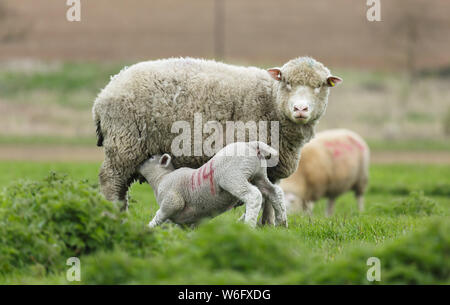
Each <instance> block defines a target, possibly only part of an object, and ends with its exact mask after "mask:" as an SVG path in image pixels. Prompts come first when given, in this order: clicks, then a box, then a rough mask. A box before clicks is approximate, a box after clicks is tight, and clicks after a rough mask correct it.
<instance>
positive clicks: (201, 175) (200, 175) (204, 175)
mask: <svg viewBox="0 0 450 305" xmlns="http://www.w3.org/2000/svg"><path fill="white" fill-rule="evenodd" d="M208 167H209V170H208ZM207 170H208V172H206V171H207ZM195 175H197V185H195V180H196V179H195ZM205 180H209V191H210V192H211V194H212V195H215V194H216V190H215V187H214V167H213V161H212V160H211V161H210V162H207V163H205V164H204V165H203V166H202V167H200V168H199V169H197V170H196V171H194V172H193V173H192V175H191V190H192V191H193V190H194V189H195V188H196V187H199V186H201V185H202V184H203V182H204V181H205Z"/></svg>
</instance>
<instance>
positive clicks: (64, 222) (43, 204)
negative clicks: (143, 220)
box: [0, 173, 155, 273]
mask: <svg viewBox="0 0 450 305" xmlns="http://www.w3.org/2000/svg"><path fill="white" fill-rule="evenodd" d="M125 221H126V218H125V216H124V215H123V213H120V212H119V210H118V208H117V207H116V206H114V205H113V204H112V203H111V202H108V201H106V200H105V199H103V197H102V196H101V195H100V194H99V192H98V189H97V188H96V187H94V186H92V185H91V184H89V183H88V182H87V181H74V180H71V179H68V178H67V177H66V176H62V175H58V174H55V173H52V174H51V175H50V176H48V177H47V178H45V179H44V180H42V181H37V182H29V181H22V182H18V183H16V184H14V185H12V186H10V187H8V188H6V189H5V191H4V192H3V193H1V195H0V273H4V272H9V271H11V270H13V269H14V268H17V267H24V266H27V265H30V264H38V265H42V266H44V267H45V269H46V270H49V269H50V268H52V267H53V266H55V265H56V266H64V264H63V260H65V259H67V258H68V257H71V256H80V255H84V254H89V253H92V252H95V251H97V250H99V249H102V250H105V249H112V248H113V247H114V245H115V244H118V245H120V246H121V247H123V248H125V249H130V251H131V252H133V253H135V254H137V255H139V254H142V253H143V252H142V251H145V247H143V244H155V243H153V236H152V234H149V233H148V232H145V231H144V230H143V228H142V227H137V226H136V225H134V224H131V223H128V222H125ZM142 249H144V250H142Z"/></svg>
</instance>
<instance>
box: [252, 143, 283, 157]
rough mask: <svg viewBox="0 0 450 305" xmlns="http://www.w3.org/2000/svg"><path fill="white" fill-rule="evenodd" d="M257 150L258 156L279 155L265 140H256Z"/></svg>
mask: <svg viewBox="0 0 450 305" xmlns="http://www.w3.org/2000/svg"><path fill="white" fill-rule="evenodd" d="M256 150H257V152H258V156H262V157H263V158H267V157H270V156H271V155H272V156H278V151H276V150H275V149H274V148H273V147H271V146H269V145H267V144H266V143H264V142H260V141H258V142H256Z"/></svg>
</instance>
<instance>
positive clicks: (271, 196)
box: [255, 176, 288, 227]
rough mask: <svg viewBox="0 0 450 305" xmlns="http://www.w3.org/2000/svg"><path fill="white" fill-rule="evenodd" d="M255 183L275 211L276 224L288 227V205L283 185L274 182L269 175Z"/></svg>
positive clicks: (267, 203)
mask: <svg viewBox="0 0 450 305" xmlns="http://www.w3.org/2000/svg"><path fill="white" fill-rule="evenodd" d="M255 184H256V186H257V187H258V189H259V190H260V191H261V193H262V194H263V196H264V197H265V198H267V200H266V201H265V203H266V205H271V206H272V207H273V209H274V212H275V224H276V225H281V226H285V227H287V226H288V225H287V216H286V206H285V202H284V193H283V190H282V189H281V187H279V186H278V185H275V184H272V183H271V182H270V181H269V179H267V177H264V176H263V177H261V179H257V180H255Z"/></svg>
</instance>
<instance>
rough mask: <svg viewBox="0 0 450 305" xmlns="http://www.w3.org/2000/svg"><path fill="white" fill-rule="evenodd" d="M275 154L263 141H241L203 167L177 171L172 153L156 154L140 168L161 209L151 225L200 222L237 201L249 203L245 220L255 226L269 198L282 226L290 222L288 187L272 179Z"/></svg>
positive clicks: (225, 148)
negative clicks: (269, 168)
mask: <svg viewBox="0 0 450 305" xmlns="http://www.w3.org/2000/svg"><path fill="white" fill-rule="evenodd" d="M271 154H272V155H273V154H275V155H276V154H277V151H276V150H274V149H273V148H271V147H270V146H268V145H266V144H264V143H262V142H249V143H244V142H235V143H231V144H229V145H227V146H225V147H224V148H222V149H221V150H220V151H219V152H218V153H217V154H216V155H215V156H214V157H213V158H212V159H210V160H209V161H208V162H207V163H205V164H204V165H203V166H202V167H200V168H198V169H192V168H187V167H182V168H179V169H176V170H175V169H174V167H173V166H172V164H171V156H170V155H169V154H164V155H162V156H159V155H157V156H153V157H152V158H150V159H149V160H147V161H145V162H144V163H143V164H142V165H141V166H140V167H139V173H141V174H142V175H143V176H144V177H145V178H146V179H147V181H148V182H149V184H150V185H151V187H152V188H153V190H154V192H155V196H156V201H157V202H158V204H159V207H160V208H159V210H158V211H157V212H156V215H155V217H154V218H153V219H152V221H151V222H150V223H149V227H155V226H158V225H160V224H162V223H163V222H165V221H166V220H171V221H173V222H175V223H177V224H188V225H190V224H197V223H198V222H199V221H200V220H201V219H202V218H205V217H214V216H217V215H219V214H221V213H223V212H225V211H227V210H229V209H231V208H232V207H233V206H234V204H235V203H236V202H237V201H241V202H243V203H244V204H245V219H244V221H245V222H246V223H247V224H249V225H250V226H252V227H254V226H255V225H256V222H257V219H258V214H259V211H260V210H261V205H262V202H263V199H264V202H266V204H270V205H271V206H272V207H273V208H274V209H275V221H276V224H278V225H283V226H287V219H286V209H285V206H284V202H283V191H282V190H281V188H280V187H279V186H277V185H274V184H272V183H271V182H270V181H269V179H268V177H267V169H266V167H265V165H266V164H265V163H266V160H265V159H266V158H267V157H269V156H270V155H271Z"/></svg>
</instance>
